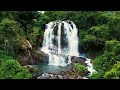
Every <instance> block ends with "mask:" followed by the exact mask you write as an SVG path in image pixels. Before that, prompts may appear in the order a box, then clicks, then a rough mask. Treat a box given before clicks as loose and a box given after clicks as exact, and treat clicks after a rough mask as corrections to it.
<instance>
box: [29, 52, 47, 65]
mask: <svg viewBox="0 0 120 90" xmlns="http://www.w3.org/2000/svg"><path fill="white" fill-rule="evenodd" d="M31 54H32V59H33V64H40V63H48V62H49V61H48V60H49V56H48V54H46V53H44V52H42V51H36V50H32V52H31Z"/></svg>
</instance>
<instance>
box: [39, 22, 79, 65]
mask: <svg viewBox="0 0 120 90" xmlns="http://www.w3.org/2000/svg"><path fill="white" fill-rule="evenodd" d="M77 34H78V29H77V27H76V25H75V24H74V23H73V22H72V21H68V20H67V21H60V20H59V21H54V22H50V23H48V24H46V29H45V32H44V39H43V45H42V48H41V51H43V52H45V53H47V54H48V55H49V65H56V66H66V65H68V64H70V63H71V56H79V52H78V36H77Z"/></svg>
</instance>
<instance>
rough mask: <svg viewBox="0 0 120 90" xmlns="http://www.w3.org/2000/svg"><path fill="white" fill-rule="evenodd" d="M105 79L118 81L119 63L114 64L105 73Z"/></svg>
mask: <svg viewBox="0 0 120 90" xmlns="http://www.w3.org/2000/svg"><path fill="white" fill-rule="evenodd" d="M104 78H106V79H120V62H118V63H117V64H115V65H114V66H113V67H112V69H111V70H109V71H107V72H106V73H105V75H104Z"/></svg>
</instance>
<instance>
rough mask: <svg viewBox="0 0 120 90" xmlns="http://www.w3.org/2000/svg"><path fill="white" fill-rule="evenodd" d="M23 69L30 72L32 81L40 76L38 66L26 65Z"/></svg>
mask: <svg viewBox="0 0 120 90" xmlns="http://www.w3.org/2000/svg"><path fill="white" fill-rule="evenodd" d="M23 67H24V68H26V69H28V70H29V71H30V73H31V74H32V78H33V79H36V78H37V77H38V76H39V75H41V72H40V69H39V66H37V65H26V66H23Z"/></svg>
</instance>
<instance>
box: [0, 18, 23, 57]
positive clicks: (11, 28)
mask: <svg viewBox="0 0 120 90" xmlns="http://www.w3.org/2000/svg"><path fill="white" fill-rule="evenodd" d="M20 35H22V29H21V28H20V26H19V23H17V22H16V21H14V20H10V19H8V18H5V19H3V20H2V21H1V23H0V49H1V50H4V51H5V52H7V53H11V54H13V55H14V54H15V50H14V48H16V49H17V47H18V44H19V40H20ZM16 45H17V46H16Z"/></svg>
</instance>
